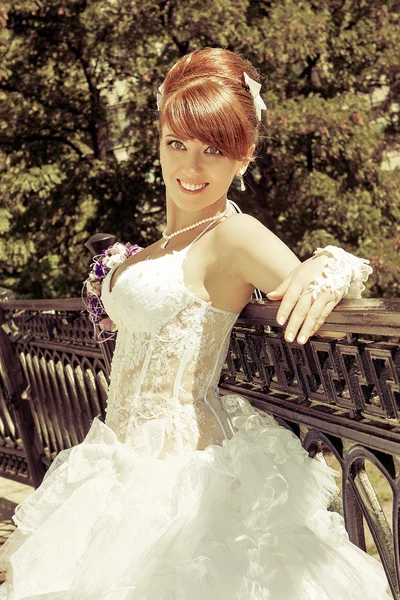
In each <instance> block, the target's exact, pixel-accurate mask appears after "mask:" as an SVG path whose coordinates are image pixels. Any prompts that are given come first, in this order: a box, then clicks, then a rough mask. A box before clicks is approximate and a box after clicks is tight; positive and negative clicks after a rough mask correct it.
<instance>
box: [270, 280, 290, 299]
mask: <svg viewBox="0 0 400 600" xmlns="http://www.w3.org/2000/svg"><path fill="white" fill-rule="evenodd" d="M291 279H292V277H291V276H289V277H286V279H284V280H283V281H282V283H280V284H279V285H278V287H277V288H276V289H275V290H273V291H272V292H268V294H267V298H268V299H269V300H280V298H282V296H283V295H284V294H285V293H286V290H287V289H288V287H289V283H290V281H291ZM270 296H271V297H270Z"/></svg>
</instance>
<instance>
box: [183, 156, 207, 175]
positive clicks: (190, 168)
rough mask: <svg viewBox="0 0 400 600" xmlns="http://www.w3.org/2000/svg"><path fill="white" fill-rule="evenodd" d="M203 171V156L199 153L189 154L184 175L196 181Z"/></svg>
mask: <svg viewBox="0 0 400 600" xmlns="http://www.w3.org/2000/svg"><path fill="white" fill-rule="evenodd" d="M202 171H203V164H202V160H201V156H200V155H199V154H198V153H197V152H193V153H192V152H188V153H187V155H186V161H185V167H184V174H185V175H186V176H187V177H188V178H192V179H194V178H195V177H198V176H199V175H200V174H201V173H202Z"/></svg>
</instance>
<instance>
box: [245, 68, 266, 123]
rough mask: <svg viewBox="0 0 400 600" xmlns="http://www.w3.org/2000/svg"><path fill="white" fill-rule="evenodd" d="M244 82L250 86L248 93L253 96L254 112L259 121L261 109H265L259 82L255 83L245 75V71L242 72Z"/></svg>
mask: <svg viewBox="0 0 400 600" xmlns="http://www.w3.org/2000/svg"><path fill="white" fill-rule="evenodd" d="M243 75H244V81H245V84H246V85H248V86H249V88H250V94H251V95H252V96H253V100H254V106H255V107H256V113H257V117H258V120H259V121H261V111H262V110H267V107H266V105H265V102H264V100H263V99H262V98H261V96H260V90H261V83H257V81H254V79H252V78H251V77H249V75H247V73H246V71H245V72H244V73H243Z"/></svg>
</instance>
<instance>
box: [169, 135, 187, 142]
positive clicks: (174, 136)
mask: <svg viewBox="0 0 400 600" xmlns="http://www.w3.org/2000/svg"><path fill="white" fill-rule="evenodd" d="M165 137H171V138H178V139H180V140H182V141H183V142H187V141H188V138H183V137H180V136H179V135H175V134H173V133H167V135H166V136H165Z"/></svg>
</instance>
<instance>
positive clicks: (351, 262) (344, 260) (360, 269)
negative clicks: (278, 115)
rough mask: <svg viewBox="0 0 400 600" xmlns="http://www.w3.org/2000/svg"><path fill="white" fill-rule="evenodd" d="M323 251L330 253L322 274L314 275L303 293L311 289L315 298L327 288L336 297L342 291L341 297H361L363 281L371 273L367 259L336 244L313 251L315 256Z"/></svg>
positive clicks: (363, 287)
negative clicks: (313, 278) (312, 280)
mask: <svg viewBox="0 0 400 600" xmlns="http://www.w3.org/2000/svg"><path fill="white" fill-rule="evenodd" d="M324 253H329V254H331V256H330V257H329V258H328V263H327V265H326V267H325V269H324V271H323V273H322V275H316V276H315V283H311V284H310V287H309V289H308V290H307V291H306V292H304V294H307V293H309V292H311V291H312V297H313V299H314V300H315V299H316V298H317V296H318V294H319V293H320V292H322V291H325V290H326V289H328V288H329V289H330V290H331V291H332V292H333V293H334V294H335V296H337V297H339V296H341V295H342V294H343V292H344V294H343V296H342V297H345V298H353V299H357V298H361V293H362V292H363V291H364V290H365V286H364V283H365V282H366V281H367V279H368V277H369V276H370V274H371V273H372V267H370V266H369V260H367V259H365V258H358V257H357V256H354V255H353V254H350V252H346V251H345V250H343V248H339V247H338V246H326V247H325V248H317V249H316V250H315V251H314V254H315V256H320V255H321V254H324ZM302 295H303V294H302Z"/></svg>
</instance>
